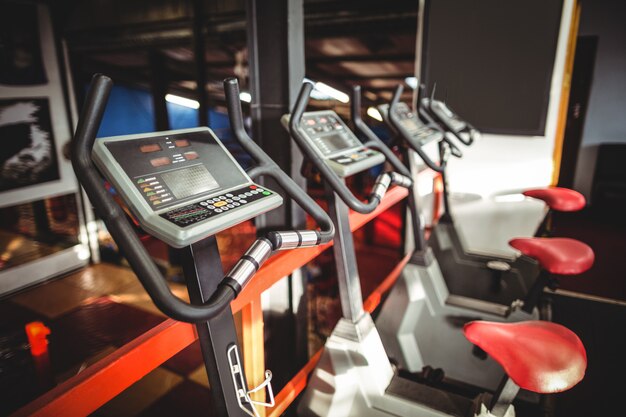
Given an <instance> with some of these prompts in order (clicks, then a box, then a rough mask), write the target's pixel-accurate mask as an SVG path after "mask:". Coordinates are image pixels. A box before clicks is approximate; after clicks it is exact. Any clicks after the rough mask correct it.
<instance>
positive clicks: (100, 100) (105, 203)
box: [72, 74, 236, 322]
mask: <svg viewBox="0 0 626 417" xmlns="http://www.w3.org/2000/svg"><path fill="white" fill-rule="evenodd" d="M112 87H113V81H111V79H110V78H108V77H106V76H104V75H102V74H96V75H94V77H93V79H92V81H91V86H90V88H89V91H88V93H87V97H86V100H85V105H84V107H83V109H82V112H81V115H80V118H79V119H78V125H77V127H76V133H75V134H74V140H73V141H72V166H73V168H74V172H75V173H76V176H77V178H78V179H79V181H80V183H81V184H82V186H83V187H84V189H85V192H86V193H87V195H88V196H89V199H90V200H91V202H92V203H93V205H94V207H95V208H96V211H97V213H98V215H99V216H100V217H101V218H102V220H103V221H104V223H105V224H106V226H107V228H108V230H109V232H110V233H111V236H113V239H115V242H116V243H117V244H118V246H119V247H120V249H121V250H122V252H123V253H124V255H125V256H126V259H127V260H128V262H129V263H130V265H131V267H132V268H133V271H135V274H137V277H138V278H139V280H140V281H141V284H142V285H143V287H144V288H145V289H146V291H147V292H148V294H149V295H150V298H151V299H152V300H153V302H154V304H155V305H156V306H157V307H158V308H159V309H160V310H161V311H163V312H164V313H165V314H167V315H168V316H170V317H173V318H175V319H177V320H181V321H187V322H201V321H205V320H208V319H210V318H213V317H215V316H216V315H217V314H219V313H220V312H221V311H222V310H223V309H224V308H226V307H227V306H228V305H229V304H230V301H231V300H233V299H234V298H235V295H236V292H235V291H234V290H233V288H232V287H231V286H230V285H228V284H227V283H225V282H222V283H220V284H219V286H218V287H217V289H216V290H215V292H214V293H213V295H212V296H211V297H210V298H209V300H208V301H207V302H206V303H205V304H204V305H201V306H199V305H191V304H187V303H186V302H184V301H182V300H180V299H179V298H177V297H176V296H175V295H174V294H172V292H171V291H170V289H169V287H168V285H167V284H166V281H165V279H164V278H163V276H162V275H161V272H160V271H159V269H158V268H157V266H156V265H155V264H154V262H153V261H152V258H151V257H150V255H149V254H148V252H146V249H145V248H144V246H143V245H142V243H141V241H140V240H139V238H138V237H137V235H136V234H135V231H134V229H133V227H132V226H131V225H130V223H129V222H128V219H127V218H126V215H125V214H124V212H123V210H122V209H121V208H120V206H119V205H118V204H117V203H116V202H115V201H114V200H113V198H112V197H111V195H110V194H109V193H108V191H106V189H105V188H104V187H103V186H102V178H101V177H100V175H99V173H98V171H97V170H96V167H95V166H94V163H93V161H92V159H91V150H92V148H93V144H94V141H95V139H96V134H97V133H98V128H99V127H100V122H101V121H102V115H103V114H104V109H105V107H106V104H107V100H108V98H109V94H110V92H111V88H112Z"/></svg>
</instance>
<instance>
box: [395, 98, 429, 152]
mask: <svg viewBox="0 0 626 417" xmlns="http://www.w3.org/2000/svg"><path fill="white" fill-rule="evenodd" d="M395 114H396V116H397V117H398V119H400V123H401V124H402V127H404V129H405V130H406V131H407V132H408V133H409V134H410V135H411V137H413V138H415V139H417V140H419V141H420V142H421V143H423V144H426V143H428V142H430V141H431V139H432V136H435V135H438V133H439V132H438V131H437V130H435V129H433V128H431V127H429V126H427V125H425V124H424V123H422V121H421V120H419V118H418V117H417V115H416V114H415V113H414V112H412V111H411V110H410V109H409V106H407V105H406V103H398V105H397V106H396V108H395Z"/></svg>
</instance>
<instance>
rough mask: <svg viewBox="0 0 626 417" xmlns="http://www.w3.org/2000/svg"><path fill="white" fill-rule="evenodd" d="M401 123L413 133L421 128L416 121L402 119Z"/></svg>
mask: <svg viewBox="0 0 626 417" xmlns="http://www.w3.org/2000/svg"><path fill="white" fill-rule="evenodd" d="M400 123H402V126H403V127H404V128H405V129H406V130H408V131H409V132H411V133H413V132H415V131H416V130H419V126H418V124H417V123H416V122H415V119H402V120H400Z"/></svg>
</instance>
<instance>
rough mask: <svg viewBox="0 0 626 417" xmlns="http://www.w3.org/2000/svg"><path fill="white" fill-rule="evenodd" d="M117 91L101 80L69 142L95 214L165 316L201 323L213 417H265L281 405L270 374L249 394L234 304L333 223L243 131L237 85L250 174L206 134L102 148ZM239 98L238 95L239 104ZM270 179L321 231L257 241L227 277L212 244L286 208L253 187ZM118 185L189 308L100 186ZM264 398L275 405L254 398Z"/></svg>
mask: <svg viewBox="0 0 626 417" xmlns="http://www.w3.org/2000/svg"><path fill="white" fill-rule="evenodd" d="M111 87H112V81H111V79H110V78H108V77H106V76H103V75H95V76H94V78H93V80H92V83H91V87H90V89H89V92H88V93H87V98H86V103H85V106H84V108H83V111H82V113H81V116H80V119H79V122H78V126H77V129H76V134H75V137H74V140H73V142H72V165H73V167H74V170H75V172H76V176H77V178H78V180H79V182H80V183H81V185H82V186H83V187H84V188H85V191H86V192H87V195H88V196H89V199H90V201H91V202H92V204H93V205H94V207H95V209H96V212H97V213H98V214H99V215H100V217H101V218H102V220H103V221H104V222H105V224H106V226H107V228H108V230H109V232H110V233H111V235H112V236H113V239H115V242H116V243H117V244H118V246H119V247H120V249H121V251H122V252H123V253H124V256H125V257H126V259H127V260H128V262H129V263H130V265H131V267H132V269H133V271H134V272H135V274H137V277H138V278H139V280H140V281H141V283H142V285H143V286H144V288H145V289H146V291H147V292H148V294H149V295H150V297H151V299H152V300H153V301H154V303H155V304H156V306H157V307H158V308H159V309H160V310H161V311H162V312H163V313H165V314H166V315H168V316H170V317H172V318H174V319H176V320H180V321H185V322H189V323H195V325H196V329H197V332H198V338H199V339H200V345H201V349H202V355H203V358H204V364H205V367H206V371H207V374H208V377H209V383H210V386H211V389H210V392H211V396H212V398H213V405H214V407H215V414H216V415H220V416H231V417H232V416H239V417H244V416H252V417H259V415H260V414H259V408H261V407H271V406H272V405H273V403H274V400H273V398H274V397H273V393H272V389H271V378H272V374H271V372H270V371H266V372H265V381H264V382H263V383H261V384H260V385H259V386H258V387H256V388H253V389H249V387H248V385H247V382H246V377H245V373H244V369H243V363H242V361H241V359H240V353H239V352H240V349H239V346H238V342H237V335H236V333H235V325H234V322H233V316H232V311H231V309H230V303H231V301H232V300H233V299H235V298H236V297H237V295H238V294H239V293H240V292H241V290H242V289H243V288H244V287H245V285H246V284H247V283H248V282H250V280H252V279H254V275H255V273H256V272H257V271H258V270H259V268H260V267H261V266H262V265H263V264H264V262H265V261H267V260H268V259H269V258H270V257H271V256H272V254H273V253H275V252H276V251H280V250H292V249H296V248H301V247H311V246H316V245H320V244H323V243H326V242H329V241H330V240H331V239H332V238H333V234H334V228H333V224H332V222H331V220H330V218H329V217H328V215H327V214H326V213H325V212H324V211H323V210H322V209H321V208H320V207H319V206H318V205H317V204H316V203H315V202H314V201H313V200H312V199H311V198H310V197H309V196H308V195H307V194H306V193H304V192H303V191H302V190H301V189H300V188H299V187H298V186H297V185H296V184H295V183H294V182H293V181H292V180H291V179H290V178H289V177H288V176H287V175H286V174H285V173H284V172H283V171H281V170H280V168H279V167H278V166H277V165H276V163H274V161H272V160H271V159H270V158H269V157H268V156H267V154H266V153H265V152H264V151H263V150H262V149H261V148H259V147H258V146H257V145H256V144H255V143H254V142H253V141H252V140H251V139H250V138H249V137H248V136H247V135H246V134H245V131H244V130H243V127H242V126H243V123H242V121H241V108H240V107H237V104H235V103H239V92H238V91H237V82H236V80H233V79H230V80H226V81H225V82H224V88H225V90H226V96H227V98H228V101H229V109H230V112H229V115H230V118H231V123H232V124H233V126H234V127H235V129H234V133H235V137H236V138H237V140H238V141H239V143H240V144H241V146H242V147H243V148H244V149H245V150H246V151H247V152H248V153H249V154H250V156H252V158H253V160H254V161H255V162H256V163H257V165H256V166H254V167H253V168H252V169H250V170H248V171H247V172H246V171H244V169H243V168H242V167H241V166H240V165H239V164H238V163H237V161H236V160H235V159H234V158H233V157H232V155H231V154H230V153H229V152H228V150H227V149H226V148H225V147H224V145H223V144H222V143H221V142H220V140H219V139H218V138H217V137H216V136H215V134H214V133H213V131H212V130H211V129H209V128H207V127H203V128H194V129H183V130H173V131H167V132H155V133H146V134H137V135H128V136H118V137H109V138H99V139H97V140H96V133H97V131H98V128H99V126H100V122H101V120H102V115H103V113H104V109H105V107H106V103H107V99H108V96H109V93H110V91H111ZM233 94H234V95H233ZM260 175H269V176H271V177H273V178H274V179H275V180H276V181H277V183H278V184H280V186H281V187H282V188H283V190H284V191H285V192H286V193H287V194H288V195H289V196H290V197H291V198H293V199H294V201H296V202H297V203H298V204H299V205H300V206H301V207H302V208H303V209H304V210H305V211H307V212H308V213H309V214H310V215H311V217H312V218H313V219H315V220H316V222H317V224H318V225H319V226H320V230H289V231H271V232H268V233H267V234H266V235H265V236H263V237H260V238H258V239H256V240H255V242H254V243H253V244H252V245H251V246H250V247H249V249H248V250H247V251H246V252H245V254H244V255H243V256H242V257H241V258H240V259H239V261H238V262H237V263H236V264H235V266H234V267H233V268H232V269H231V270H230V271H229V272H228V273H226V274H224V272H223V269H222V262H221V258H220V254H219V250H218V247H217V240H216V238H215V234H216V233H218V232H220V231H222V230H225V229H228V228H230V227H233V226H235V225H237V224H240V223H242V222H244V221H247V220H249V219H253V218H255V217H256V216H259V215H261V214H262V213H264V212H266V211H268V210H272V209H274V208H276V207H278V206H280V205H281V204H282V201H283V200H282V197H281V196H280V195H279V194H278V193H276V192H274V191H272V190H269V189H267V188H266V187H261V186H260V185H258V184H257V183H256V182H254V179H255V178H257V177H258V176H260ZM103 177H104V178H105V179H106V180H108V181H109V182H110V183H112V184H113V185H114V186H115V188H116V190H117V192H118V193H119V195H120V196H121V198H122V200H123V202H124V203H125V204H126V205H127V207H128V208H129V209H130V211H131V212H132V214H133V215H134V216H135V217H136V218H137V220H138V222H139V224H140V225H141V227H142V229H144V230H145V231H146V232H147V233H149V234H151V235H152V236H154V237H156V238H158V239H160V240H162V241H163V242H165V243H167V244H168V245H170V246H172V247H174V248H178V249H179V250H180V253H181V258H182V264H183V271H184V276H185V280H186V282H187V288H188V291H189V296H190V299H191V304H188V303H186V302H184V301H182V300H180V299H179V298H177V297H176V296H174V295H173V294H172V292H171V291H170V289H169V287H168V286H167V284H166V281H165V279H164V278H163V276H162V275H161V273H160V272H159V269H158V268H157V266H156V265H155V263H154V262H153V260H152V259H151V257H150V255H149V254H148V253H147V252H146V250H145V248H144V247H143V245H142V244H141V242H140V241H139V239H138V238H137V236H136V234H135V231H134V229H133V227H132V226H131V224H130V223H129V221H128V219H127V217H126V215H125V213H124V211H122V209H121V208H120V206H119V205H118V204H117V203H116V202H115V201H114V200H113V198H112V197H111V195H110V194H109V193H108V192H107V190H106V189H105V187H104V185H103ZM263 389H265V390H267V395H268V398H269V401H268V402H263V403H261V402H257V401H254V400H252V399H251V397H250V394H251V393H252V392H255V391H258V390H263Z"/></svg>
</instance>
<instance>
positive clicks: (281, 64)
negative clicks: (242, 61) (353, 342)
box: [246, 0, 308, 384]
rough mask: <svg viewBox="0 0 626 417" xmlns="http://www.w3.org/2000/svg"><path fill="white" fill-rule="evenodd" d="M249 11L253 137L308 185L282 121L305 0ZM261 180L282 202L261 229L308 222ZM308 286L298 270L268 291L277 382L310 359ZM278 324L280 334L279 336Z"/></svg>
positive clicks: (254, 2)
mask: <svg viewBox="0 0 626 417" xmlns="http://www.w3.org/2000/svg"><path fill="white" fill-rule="evenodd" d="M246 16H247V39H248V63H249V89H250V94H251V96H252V101H251V103H250V116H251V118H252V139H254V141H255V142H256V143H258V144H259V145H260V146H261V147H262V148H263V149H264V150H265V152H267V154H268V155H269V156H270V158H272V159H273V160H274V161H276V163H277V164H278V166H279V167H280V168H281V169H282V170H283V171H285V172H286V173H287V174H288V175H289V176H290V177H291V178H292V179H293V180H294V181H295V182H296V183H297V184H298V185H299V186H300V187H302V188H303V189H305V188H306V180H305V178H304V177H303V176H302V175H300V167H301V165H302V160H303V158H302V154H301V153H300V151H299V149H298V147H297V146H295V145H294V144H293V141H292V140H291V138H290V137H289V133H288V132H287V131H286V130H285V128H284V127H283V126H282V124H281V123H280V118H281V117H282V115H284V114H286V113H289V112H290V111H291V107H292V106H293V105H294V104H295V101H296V98H297V95H298V92H299V90H300V86H301V85H302V80H303V78H304V68H305V67H304V66H305V61H304V12H303V0H247V1H246ZM261 184H263V185H267V187H268V188H271V189H274V190H276V191H277V192H280V193H281V195H282V197H283V199H284V204H283V205H282V207H279V208H277V209H275V210H272V211H271V212H269V213H267V214H265V215H263V216H259V217H257V218H256V219H255V222H256V226H257V229H258V230H259V231H260V232H262V231H263V230H265V229H272V228H276V227H283V228H284V227H288V228H301V227H303V226H304V225H305V222H306V217H305V214H304V212H303V211H302V210H301V209H300V207H298V206H297V205H296V204H294V202H293V201H292V200H291V199H290V198H288V197H287V196H286V195H285V194H284V193H283V192H282V191H281V189H280V187H278V186H277V184H276V183H275V181H273V180H272V179H271V178H262V179H261ZM305 288H306V280H305V278H304V276H303V274H302V273H301V272H300V271H297V272H296V273H294V274H292V275H291V276H290V277H289V279H287V280H284V281H281V282H280V283H278V285H275V286H274V288H272V290H271V293H270V297H269V298H270V310H272V311H273V312H274V314H273V315H269V314H267V315H266V318H265V329H266V334H267V336H268V340H267V343H266V344H267V346H268V349H267V352H268V356H267V363H268V364H269V365H270V366H271V367H272V369H275V370H276V376H277V377H278V378H277V384H280V381H281V380H280V375H283V374H284V375H290V374H292V373H293V372H295V371H296V369H299V367H300V366H301V365H302V364H304V363H306V361H307V360H308V352H307V330H306V329H307V324H306V323H307V322H306V320H307V317H306V316H307V310H308V307H307V304H306V301H307V300H306V297H304V296H303V293H304V289H305ZM285 323H294V326H293V330H294V338H295V340H294V341H293V343H294V344H295V348H293V349H292V350H291V353H290V355H293V356H292V357H291V358H289V359H286V358H285V347H286V346H293V344H292V343H290V342H291V341H286V340H285V337H284V334H285V332H284V328H285ZM278 329H281V332H280V333H282V335H281V334H278V335H276V333H277V330H278ZM284 382H286V380H285V381H284Z"/></svg>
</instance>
